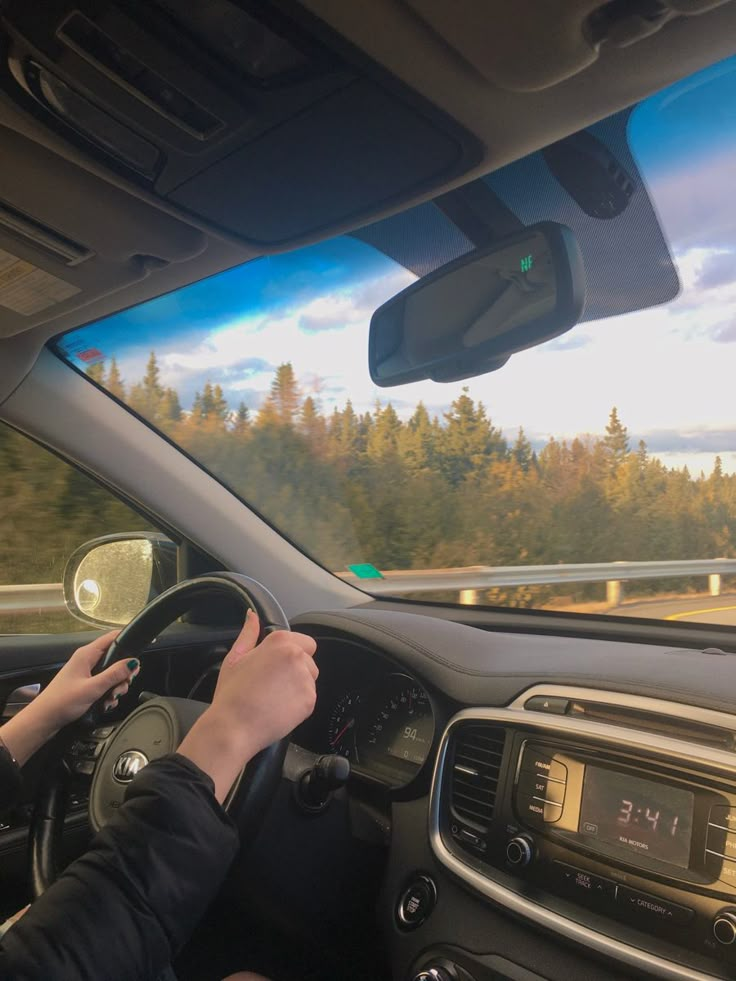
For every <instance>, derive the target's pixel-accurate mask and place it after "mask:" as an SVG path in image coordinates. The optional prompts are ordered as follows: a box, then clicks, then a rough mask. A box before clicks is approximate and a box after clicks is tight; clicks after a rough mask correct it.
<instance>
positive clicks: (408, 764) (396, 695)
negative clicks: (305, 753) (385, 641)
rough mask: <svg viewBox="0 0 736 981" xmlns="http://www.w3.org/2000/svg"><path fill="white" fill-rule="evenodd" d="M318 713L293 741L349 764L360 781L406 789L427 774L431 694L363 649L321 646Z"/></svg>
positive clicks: (432, 720) (431, 727)
mask: <svg viewBox="0 0 736 981" xmlns="http://www.w3.org/2000/svg"><path fill="white" fill-rule="evenodd" d="M316 660H317V664H318V667H319V669H320V676H319V679H318V681H317V706H316V709H315V712H314V714H313V715H312V716H311V717H310V718H309V719H308V720H307V721H306V722H305V723H303V724H302V725H301V726H300V727H299V728H298V729H297V730H296V732H295V733H294V735H293V737H292V739H293V742H295V743H296V744H297V745H299V746H302V747H303V748H304V749H307V750H309V751H311V752H313V753H316V754H320V755H321V754H335V755H339V756H344V757H345V758H346V759H348V760H349V761H350V766H351V773H352V775H353V777H354V778H355V779H358V780H361V779H362V780H370V781H375V782H377V783H379V784H382V785H384V786H386V787H390V788H400V787H405V786H407V785H408V784H410V783H411V782H412V781H413V780H414V778H415V777H416V776H417V774H418V773H419V772H420V771H421V770H422V768H423V767H424V765H425V764H426V763H427V760H428V758H429V755H430V751H431V748H432V743H433V740H434V736H435V728H436V726H435V715H434V710H433V708H432V702H431V699H430V696H429V693H428V692H427V690H426V688H425V687H424V686H423V685H422V684H420V682H418V681H417V680H416V678H415V677H413V676H412V675H411V674H408V673H407V672H406V671H405V670H401V669H400V667H399V666H398V665H397V664H396V663H395V662H392V661H391V660H389V659H387V658H385V657H384V656H382V655H380V654H378V653H376V652H375V651H371V650H369V649H367V648H366V647H364V646H361V645H359V644H356V643H354V642H351V641H349V640H345V641H334V640H330V639H324V640H323V641H322V642H321V643H320V645H319V652H318V654H317V656H316Z"/></svg>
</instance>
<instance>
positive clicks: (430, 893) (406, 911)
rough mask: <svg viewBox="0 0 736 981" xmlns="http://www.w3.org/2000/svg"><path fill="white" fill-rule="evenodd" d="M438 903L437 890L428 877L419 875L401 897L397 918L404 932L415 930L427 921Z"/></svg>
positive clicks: (397, 908)
mask: <svg viewBox="0 0 736 981" xmlns="http://www.w3.org/2000/svg"><path fill="white" fill-rule="evenodd" d="M436 901H437V889H436V888H435V884H434V882H433V881H432V880H431V879H430V878H429V876H427V875H419V876H417V878H416V879H414V880H413V881H412V882H411V883H410V884H409V885H408V886H407V887H406V889H404V891H403V892H402V893H401V896H400V897H399V902H398V905H397V907H396V918H397V920H398V924H399V926H400V927H401V928H402V929H404V930H413V929H415V928H416V927H418V926H421V924H422V923H424V921H425V920H426V919H427V917H428V916H429V915H430V913H431V912H432V910H433V909H434V904H435V902H436Z"/></svg>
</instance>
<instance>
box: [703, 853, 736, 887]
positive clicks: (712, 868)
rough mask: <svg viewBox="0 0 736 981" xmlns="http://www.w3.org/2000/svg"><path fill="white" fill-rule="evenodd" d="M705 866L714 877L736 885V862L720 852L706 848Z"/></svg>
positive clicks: (730, 884)
mask: <svg viewBox="0 0 736 981" xmlns="http://www.w3.org/2000/svg"><path fill="white" fill-rule="evenodd" d="M705 867H706V869H707V870H708V872H709V873H710V874H711V875H712V876H713V878H714V879H720V881H721V882H726V883H728V885H729V886H734V887H736V862H731V861H730V860H729V859H727V858H724V857H723V855H721V854H720V853H719V852H714V851H710V850H709V849H706V852H705Z"/></svg>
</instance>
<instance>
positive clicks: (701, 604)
mask: <svg viewBox="0 0 736 981" xmlns="http://www.w3.org/2000/svg"><path fill="white" fill-rule="evenodd" d="M608 612H609V613H614V614H617V615H619V616H625V617H650V618H651V619H653V620H680V621H682V622H684V623H688V622H689V623H717V624H719V625H724V624H727V625H728V626H736V593H730V594H725V593H724V594H723V595H722V596H693V597H692V598H690V597H688V598H683V599H668V600H642V601H641V602H639V603H624V604H623V605H622V606H618V607H616V608H615V609H613V610H609V611H608Z"/></svg>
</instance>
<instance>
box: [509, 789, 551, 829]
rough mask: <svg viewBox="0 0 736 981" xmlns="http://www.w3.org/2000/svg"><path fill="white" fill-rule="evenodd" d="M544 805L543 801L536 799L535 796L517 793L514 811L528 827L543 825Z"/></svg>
mask: <svg viewBox="0 0 736 981" xmlns="http://www.w3.org/2000/svg"><path fill="white" fill-rule="evenodd" d="M544 806H545V805H544V801H540V800H537V799H536V798H535V797H528V796H526V795H524V794H518V795H517V797H516V811H517V813H518V815H519V817H520V818H521V820H522V821H524V822H525V823H526V824H528V825H529V827H530V828H541V827H543V826H544Z"/></svg>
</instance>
